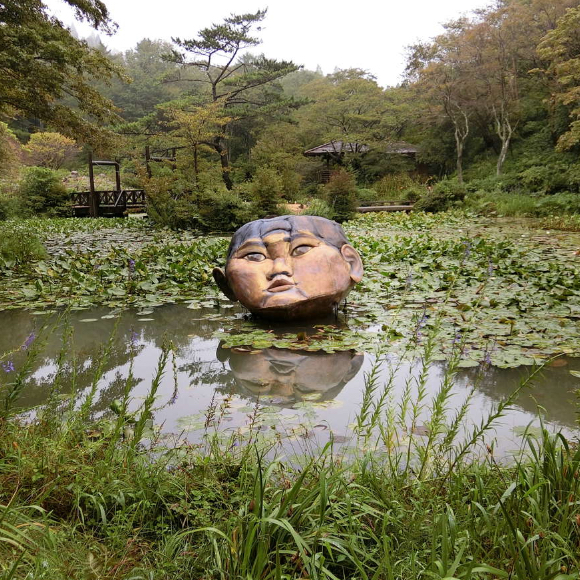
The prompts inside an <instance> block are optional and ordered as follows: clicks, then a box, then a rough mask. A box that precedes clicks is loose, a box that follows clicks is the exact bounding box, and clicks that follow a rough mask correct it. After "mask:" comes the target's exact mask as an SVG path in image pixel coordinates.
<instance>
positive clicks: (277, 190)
mask: <svg viewBox="0 0 580 580" xmlns="http://www.w3.org/2000/svg"><path fill="white" fill-rule="evenodd" d="M282 189H283V184H282V179H281V177H280V176H279V175H278V173H277V171H276V170H274V169H271V168H269V167H263V168H260V169H259V170H258V171H257V172H256V175H255V176H254V180H253V181H252V183H251V185H250V192H251V195H252V199H253V202H254V207H255V210H254V213H255V214H256V216H257V217H260V218H263V217H272V216H275V215H280V208H279V203H280V202H281V193H282Z"/></svg>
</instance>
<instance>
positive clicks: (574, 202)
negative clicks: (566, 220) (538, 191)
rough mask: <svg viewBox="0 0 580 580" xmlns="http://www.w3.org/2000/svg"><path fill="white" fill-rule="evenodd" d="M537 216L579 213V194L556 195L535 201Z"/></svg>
mask: <svg viewBox="0 0 580 580" xmlns="http://www.w3.org/2000/svg"><path fill="white" fill-rule="evenodd" d="M536 207H537V213H538V215H541V216H545V215H551V214H559V213H580V194H579V193H565V192H562V193H556V194H554V195H546V196H543V197H540V198H538V199H537V202H536Z"/></svg>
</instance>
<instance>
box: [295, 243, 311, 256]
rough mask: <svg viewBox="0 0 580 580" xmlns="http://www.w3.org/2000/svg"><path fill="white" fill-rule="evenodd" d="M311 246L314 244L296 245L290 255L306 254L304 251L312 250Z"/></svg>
mask: <svg viewBox="0 0 580 580" xmlns="http://www.w3.org/2000/svg"><path fill="white" fill-rule="evenodd" d="M313 247H314V246H307V245H302V246H296V247H295V248H294V249H293V250H292V255H293V256H302V254H306V252H310V250H312V248H313Z"/></svg>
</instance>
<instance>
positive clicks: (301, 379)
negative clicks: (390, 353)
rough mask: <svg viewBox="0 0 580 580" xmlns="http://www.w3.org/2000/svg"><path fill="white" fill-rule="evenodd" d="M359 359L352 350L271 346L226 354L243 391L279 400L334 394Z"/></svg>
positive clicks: (340, 387) (358, 365) (309, 398)
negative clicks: (317, 350) (323, 351)
mask: <svg viewBox="0 0 580 580" xmlns="http://www.w3.org/2000/svg"><path fill="white" fill-rule="evenodd" d="M363 359H364V356H363V355H361V354H354V353H352V352H338V353H333V354H320V353H308V352H296V351H289V350H280V349H275V348H270V349H266V350H264V351H262V352H260V353H256V354H249V353H236V352H231V353H230V355H229V363H230V368H231V369H232V372H233V373H234V376H235V379H236V382H237V383H238V384H239V385H240V386H241V387H243V388H244V390H245V391H247V392H248V393H251V394H252V395H254V396H257V397H262V396H268V397H274V398H276V399H279V401H278V402H279V403H281V404H287V403H294V402H297V401H301V400H304V399H306V400H319V399H321V398H329V397H330V398H334V397H335V396H336V394H337V393H338V392H339V391H340V389H342V387H343V386H344V385H345V384H346V383H347V382H348V381H349V380H350V379H352V378H353V377H354V375H355V374H356V373H357V372H358V370H359V369H360V367H361V364H362V361H363Z"/></svg>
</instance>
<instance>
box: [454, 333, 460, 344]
mask: <svg viewBox="0 0 580 580" xmlns="http://www.w3.org/2000/svg"><path fill="white" fill-rule="evenodd" d="M458 342H461V332H460V331H459V330H458V331H457V332H456V333H455V337H454V338H453V344H457V343H458Z"/></svg>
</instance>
